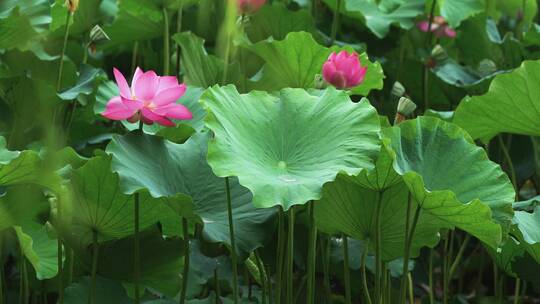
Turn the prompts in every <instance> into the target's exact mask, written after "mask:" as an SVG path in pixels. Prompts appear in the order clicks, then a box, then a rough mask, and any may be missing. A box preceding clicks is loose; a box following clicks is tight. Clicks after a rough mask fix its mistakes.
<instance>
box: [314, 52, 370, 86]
mask: <svg viewBox="0 0 540 304" xmlns="http://www.w3.org/2000/svg"><path fill="white" fill-rule="evenodd" d="M366 72H367V67H363V66H362V65H361V63H360V59H359V58H358V54H356V53H355V52H352V53H351V54H349V53H348V52H347V51H341V52H339V53H337V54H336V52H332V54H330V57H328V60H327V61H326V62H325V63H324V65H323V68H322V74H323V78H324V80H325V81H326V82H328V83H330V84H331V85H333V86H335V87H336V88H338V89H350V88H353V87H355V86H357V85H359V84H360V83H361V82H362V81H364V78H365V76H366Z"/></svg>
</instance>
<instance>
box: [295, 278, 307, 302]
mask: <svg viewBox="0 0 540 304" xmlns="http://www.w3.org/2000/svg"><path fill="white" fill-rule="evenodd" d="M306 281H307V277H306V276H303V277H302V281H300V286H298V287H296V294H295V295H294V302H293V303H297V302H298V298H300V295H301V294H302V291H304V287H306Z"/></svg>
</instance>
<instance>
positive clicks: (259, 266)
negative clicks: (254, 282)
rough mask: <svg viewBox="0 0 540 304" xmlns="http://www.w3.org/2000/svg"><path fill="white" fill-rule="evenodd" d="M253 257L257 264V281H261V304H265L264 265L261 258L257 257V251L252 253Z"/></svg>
mask: <svg viewBox="0 0 540 304" xmlns="http://www.w3.org/2000/svg"><path fill="white" fill-rule="evenodd" d="M254 255H255V263H256V264H257V269H259V280H260V281H261V289H262V304H266V297H267V296H266V295H267V288H266V285H267V283H266V271H265V270H264V265H263V263H262V260H261V257H260V256H259V252H258V251H257V250H255V251H254Z"/></svg>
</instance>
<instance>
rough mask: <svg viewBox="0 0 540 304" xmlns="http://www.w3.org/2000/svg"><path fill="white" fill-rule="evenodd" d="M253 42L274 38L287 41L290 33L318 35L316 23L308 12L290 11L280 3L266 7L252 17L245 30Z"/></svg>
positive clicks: (303, 10)
mask: <svg viewBox="0 0 540 304" xmlns="http://www.w3.org/2000/svg"><path fill="white" fill-rule="evenodd" d="M245 31H246V33H247V35H248V37H249V39H250V40H251V41H253V42H258V41H261V40H265V39H267V38H270V37H273V38H274V39H275V40H282V39H285V37H286V36H287V34H288V33H290V32H300V31H304V32H309V33H316V32H317V30H316V28H315V23H314V21H313V18H312V17H311V14H310V12H309V11H308V10H305V9H301V10H298V11H292V10H289V9H287V8H286V7H285V5H283V3H280V2H274V3H273V4H272V5H265V6H263V8H262V9H261V10H260V11H258V12H257V14H255V15H254V16H252V17H249V23H248V25H247V26H246V29H245Z"/></svg>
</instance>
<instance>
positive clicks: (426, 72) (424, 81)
mask: <svg viewBox="0 0 540 304" xmlns="http://www.w3.org/2000/svg"><path fill="white" fill-rule="evenodd" d="M436 5H437V0H432V1H431V9H430V13H429V21H428V32H427V35H426V41H425V47H426V49H428V50H429V49H431V41H432V37H433V32H432V31H431V25H432V24H433V18H434V14H435V7H436ZM428 82H429V70H428V67H427V66H426V65H425V64H424V70H423V75H422V87H423V99H424V111H427V110H428V109H429V107H430V103H429V84H428Z"/></svg>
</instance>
